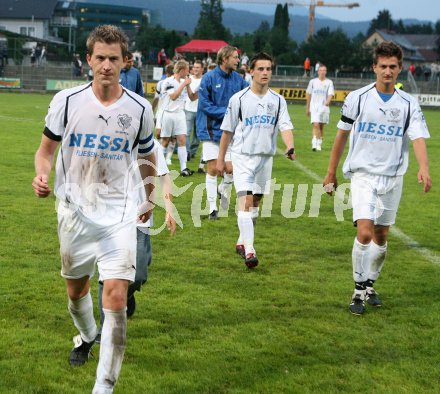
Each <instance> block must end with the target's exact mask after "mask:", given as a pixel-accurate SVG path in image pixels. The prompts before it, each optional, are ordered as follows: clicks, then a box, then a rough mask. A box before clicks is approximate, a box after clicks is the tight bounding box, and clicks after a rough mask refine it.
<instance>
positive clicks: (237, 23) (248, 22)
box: [88, 0, 369, 42]
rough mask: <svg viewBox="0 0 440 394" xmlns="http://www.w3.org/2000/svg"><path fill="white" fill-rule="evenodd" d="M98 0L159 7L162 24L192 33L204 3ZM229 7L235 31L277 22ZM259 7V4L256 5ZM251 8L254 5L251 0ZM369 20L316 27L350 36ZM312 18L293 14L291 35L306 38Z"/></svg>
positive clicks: (228, 21) (322, 21) (320, 21)
mask: <svg viewBox="0 0 440 394" xmlns="http://www.w3.org/2000/svg"><path fill="white" fill-rule="evenodd" d="M88 1H92V2H94V3H101V4H114V5H126V6H131V7H142V8H147V9H150V10H157V11H159V12H160V15H161V21H162V23H161V25H162V26H163V27H165V28H167V29H174V30H178V31H186V32H187V33H188V34H190V35H191V34H192V33H193V32H194V28H195V26H196V24H197V21H198V19H199V14H200V3H199V2H198V1H184V0H148V1H145V0H88ZM223 6H224V7H225V12H224V13H223V23H224V25H225V26H226V27H228V28H229V29H230V30H231V31H232V32H233V33H240V34H243V33H252V32H254V31H255V30H256V29H257V28H258V26H260V24H261V22H263V21H267V22H269V25H272V23H273V16H268V15H263V14H259V13H257V12H252V11H239V10H235V9H232V8H227V5H225V4H224V5H223ZM255 8H256V7H255ZM249 9H250V10H252V9H253V5H252V4H249ZM368 26H369V22H368V21H366V22H340V21H336V20H333V19H327V18H319V17H318V16H317V17H316V20H315V31H317V30H319V29H321V28H323V27H329V28H330V29H331V30H333V29H337V28H338V27H340V28H341V29H342V30H344V31H345V33H346V34H347V35H348V36H349V37H353V36H355V35H356V34H358V33H359V32H362V33H366V31H367V29H368ZM307 29H308V19H307V16H305V15H290V35H291V37H292V38H293V39H294V40H295V41H297V42H302V41H304V39H305V38H306V35H307Z"/></svg>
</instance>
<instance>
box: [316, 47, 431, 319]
mask: <svg viewBox="0 0 440 394" xmlns="http://www.w3.org/2000/svg"><path fill="white" fill-rule="evenodd" d="M402 58H403V54H402V49H401V48H400V47H399V46H398V45H396V44H394V43H392V42H383V43H382V44H380V45H379V46H377V47H376V49H375V51H374V60H373V70H374V73H375V74H376V81H375V82H374V83H372V84H370V85H367V86H365V87H363V88H361V89H358V90H355V91H354V92H351V93H350V94H349V95H348V96H347V98H346V99H345V102H344V105H343V107H342V110H341V113H342V116H341V120H340V121H339V123H338V132H337V135H336V138H335V142H334V145H333V149H332V152H331V155H330V163H329V166H328V171H327V175H326V177H325V179H324V182H323V183H324V187H325V188H326V191H327V192H328V193H329V194H331V193H332V192H333V190H335V188H336V187H337V185H338V182H337V178H336V171H337V168H338V164H339V161H340V159H341V157H342V154H343V152H344V147H345V145H346V142H347V140H348V139H350V146H349V151H348V155H347V157H346V159H345V162H344V165H343V168H342V171H343V173H344V176H345V177H347V178H350V179H351V196H352V205H353V222H354V223H355V225H356V226H357V235H356V238H355V240H354V244H353V249H352V265H353V279H354V282H355V283H354V285H355V290H354V293H353V296H352V301H351V304H350V307H349V309H350V311H351V313H353V314H355V315H361V314H363V313H364V311H365V300H366V301H367V303H368V304H369V305H371V306H375V307H380V306H381V305H382V301H381V300H380V298H379V296H378V293H377V292H376V291H375V289H374V287H373V284H374V283H375V281H376V280H377V279H378V277H379V274H380V272H381V270H382V268H383V265H384V262H385V255H386V252H387V248H388V244H387V239H388V232H389V229H390V226H391V225H392V224H394V222H395V219H396V214H397V209H398V207H399V202H400V197H401V194H402V185H403V175H404V174H405V172H406V170H407V168H408V157H409V145H410V141H412V144H413V148H414V153H415V156H416V159H417V162H418V165H419V171H418V174H417V178H418V181H419V183H422V182H423V184H424V187H423V190H424V192H428V191H429V190H430V188H431V177H430V176H429V165H428V155H427V151H426V144H425V139H426V138H429V132H428V128H427V126H426V122H425V118H424V116H423V113H422V111H421V109H420V106H419V104H418V102H417V100H416V99H414V98H413V97H412V96H410V95H409V94H407V93H405V92H404V91H401V90H399V89H395V87H394V85H395V84H396V80H397V77H398V76H399V74H400V72H401V71H402Z"/></svg>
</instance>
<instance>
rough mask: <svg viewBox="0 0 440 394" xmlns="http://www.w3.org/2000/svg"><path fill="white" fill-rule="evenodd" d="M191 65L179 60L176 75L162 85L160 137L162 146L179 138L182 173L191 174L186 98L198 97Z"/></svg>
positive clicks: (178, 148)
mask: <svg viewBox="0 0 440 394" xmlns="http://www.w3.org/2000/svg"><path fill="white" fill-rule="evenodd" d="M188 74H189V65H188V62H187V61H185V60H179V61H178V62H177V63H176V64H175V65H174V75H173V76H172V77H169V78H166V79H165V80H164V81H163V83H162V86H161V96H162V97H163V115H162V122H161V131H160V137H161V139H162V146H163V147H164V148H166V147H167V146H168V143H169V141H170V138H171V137H176V139H177V156H178V157H179V161H180V175H182V176H190V175H192V174H193V172H192V171H191V170H189V169H188V167H187V165H186V164H187V160H188V158H187V151H186V119H185V112H184V108H185V100H186V97H187V96H189V98H190V99H191V100H196V99H197V93H193V91H192V90H191V87H190V86H189V85H190V83H191V78H189V76H188Z"/></svg>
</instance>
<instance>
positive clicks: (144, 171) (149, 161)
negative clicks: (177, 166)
mask: <svg viewBox="0 0 440 394" xmlns="http://www.w3.org/2000/svg"><path fill="white" fill-rule="evenodd" d="M138 160H140V164H139V171H140V173H141V178H142V180H143V182H144V188H145V195H146V196H147V200H146V201H144V202H143V203H142V204H141V205H140V206H139V208H138V211H139V220H140V221H141V222H142V223H145V222H146V221H147V220H148V219H149V218H150V217H151V214H152V213H153V209H154V206H155V203H154V201H155V198H154V180H155V177H156V155H155V154H154V153H151V154H150V155H149V156H147V157H146V158H145V157H138Z"/></svg>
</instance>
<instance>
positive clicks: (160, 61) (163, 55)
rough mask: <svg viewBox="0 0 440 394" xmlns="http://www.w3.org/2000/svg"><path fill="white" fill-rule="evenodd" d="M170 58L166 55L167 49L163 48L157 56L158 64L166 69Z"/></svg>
mask: <svg viewBox="0 0 440 394" xmlns="http://www.w3.org/2000/svg"><path fill="white" fill-rule="evenodd" d="M167 61H168V57H167V54H166V53H165V49H164V48H162V49H161V50H160V52H159V53H158V54H157V64H158V65H159V66H161V67H165V66H166V65H167Z"/></svg>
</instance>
